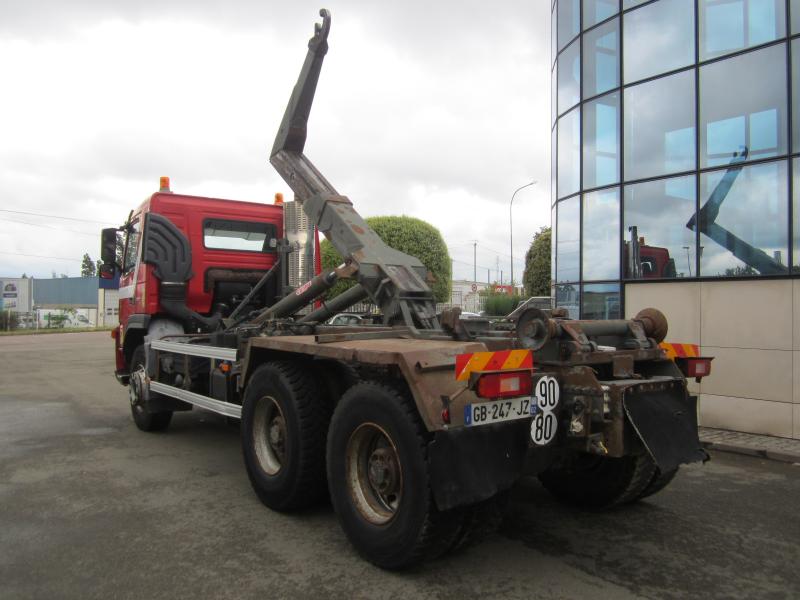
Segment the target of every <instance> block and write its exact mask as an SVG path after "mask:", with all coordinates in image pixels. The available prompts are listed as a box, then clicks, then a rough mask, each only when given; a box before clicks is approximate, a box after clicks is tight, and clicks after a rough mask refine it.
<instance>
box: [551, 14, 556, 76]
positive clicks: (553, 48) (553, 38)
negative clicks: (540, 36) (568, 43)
mask: <svg viewBox="0 0 800 600" xmlns="http://www.w3.org/2000/svg"><path fill="white" fill-rule="evenodd" d="M557 32H558V11H557V10H556V9H553V12H552V13H551V14H550V64H553V63H554V62H556V54H558V37H557Z"/></svg>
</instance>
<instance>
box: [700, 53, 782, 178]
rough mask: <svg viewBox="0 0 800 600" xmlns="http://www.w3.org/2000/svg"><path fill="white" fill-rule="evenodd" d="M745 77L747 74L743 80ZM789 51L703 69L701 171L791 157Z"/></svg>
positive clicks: (748, 56)
mask: <svg viewBox="0 0 800 600" xmlns="http://www.w3.org/2000/svg"><path fill="white" fill-rule="evenodd" d="M742 73H747V76H746V77H742V76H741V74H742ZM786 119H787V115H786V48H785V47H784V45H783V44H779V45H777V46H772V47H769V48H764V49H763V50H757V51H755V52H748V53H746V54H742V55H741V56H737V57H735V58H729V59H726V60H722V61H719V62H715V63H712V64H710V65H706V66H704V67H701V69H700V156H701V158H702V166H703V167H708V166H716V165H725V164H728V162H729V161H730V159H731V158H732V157H733V155H734V153H738V152H741V151H742V150H743V149H744V148H747V152H748V156H747V158H748V160H752V159H757V158H765V157H769V156H776V155H780V154H786Z"/></svg>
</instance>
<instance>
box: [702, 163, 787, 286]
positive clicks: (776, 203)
mask: <svg viewBox="0 0 800 600" xmlns="http://www.w3.org/2000/svg"><path fill="white" fill-rule="evenodd" d="M787 183H788V182H787V166H786V161H784V160H782V161H778V162H771V163H766V164H758V165H750V166H745V167H735V166H734V167H732V168H729V169H722V170H719V171H713V172H711V173H704V174H702V175H701V176H700V194H701V195H700V212H699V213H698V217H699V218H698V219H697V221H698V227H699V229H700V234H701V235H700V275H702V276H704V277H718V276H724V277H735V276H742V275H781V274H786V273H787V272H788V269H787V267H786V264H787V261H788V254H787V252H788V249H789V248H788V243H789V242H788V237H789V236H788V233H789V225H788V200H787V196H788V193H787ZM692 226H694V222H692Z"/></svg>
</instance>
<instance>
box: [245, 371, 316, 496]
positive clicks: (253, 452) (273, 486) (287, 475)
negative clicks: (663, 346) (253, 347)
mask: <svg viewBox="0 0 800 600" xmlns="http://www.w3.org/2000/svg"><path fill="white" fill-rule="evenodd" d="M304 366H305V365H304V364H303V363H300V362H298V361H275V362H271V363H267V364H264V365H261V366H260V367H258V369H256V371H255V372H254V373H253V375H252V376H251V378H250V381H249V382H248V384H247V388H246V390H245V394H244V403H243V405H242V420H241V440H242V453H243V455H244V464H245V467H246V468H247V475H248V476H249V477H250V483H251V484H252V486H253V490H255V492H256V495H257V496H258V498H259V500H261V502H263V503H264V504H265V505H267V506H268V507H270V508H271V509H273V510H279V511H292V510H298V509H301V508H305V507H308V506H311V505H313V504H314V503H316V502H318V501H319V500H320V499H321V498H323V497H324V496H325V493H326V490H327V486H326V481H325V437H326V435H327V430H328V423H329V422H330V410H329V408H328V405H329V403H328V401H327V399H326V398H325V397H324V395H323V394H322V390H321V389H320V388H319V386H318V384H317V381H318V378H317V377H315V376H314V373H315V372H314V371H313V369H311V368H304Z"/></svg>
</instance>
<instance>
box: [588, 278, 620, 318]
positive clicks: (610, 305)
mask: <svg viewBox="0 0 800 600" xmlns="http://www.w3.org/2000/svg"><path fill="white" fill-rule="evenodd" d="M621 317H622V312H621V304H620V296H619V284H618V283H594V284H591V285H584V286H583V293H582V294H581V319H592V320H599V319H601V320H607V319H619V318H621Z"/></svg>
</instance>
